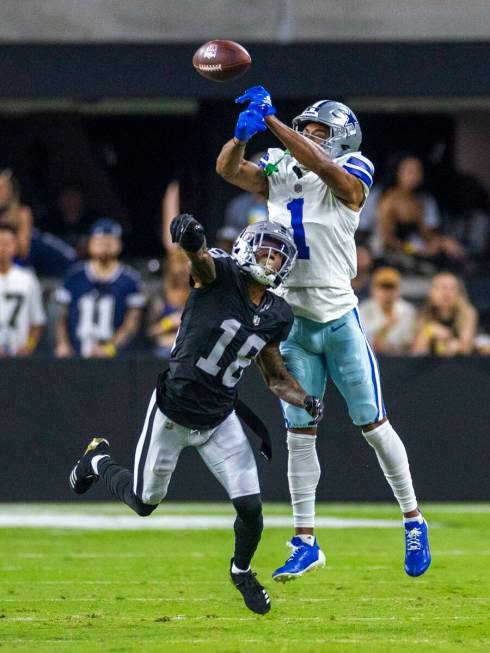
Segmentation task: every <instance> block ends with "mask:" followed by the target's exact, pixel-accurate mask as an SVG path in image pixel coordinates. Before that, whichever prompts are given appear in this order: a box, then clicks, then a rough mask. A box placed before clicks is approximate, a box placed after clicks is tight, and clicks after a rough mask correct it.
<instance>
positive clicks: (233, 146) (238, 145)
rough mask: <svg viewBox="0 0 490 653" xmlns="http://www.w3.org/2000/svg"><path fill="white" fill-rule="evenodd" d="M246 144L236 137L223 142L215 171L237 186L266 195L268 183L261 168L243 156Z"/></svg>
mask: <svg viewBox="0 0 490 653" xmlns="http://www.w3.org/2000/svg"><path fill="white" fill-rule="evenodd" d="M246 144H247V143H246V141H239V140H238V139H237V138H232V139H231V140H230V141H228V142H227V143H225V144H224V145H223V147H222V148H221V152H220V153H219V155H218V159H217V161H216V172H217V173H218V174H219V175H220V176H221V177H223V179H225V180H226V181H228V182H230V184H233V185H234V186H238V188H242V189H243V190H246V191H248V192H249V193H258V194H260V195H263V196H264V197H267V196H268V194H269V184H268V183H267V179H266V177H264V174H263V172H262V170H261V169H260V168H259V166H258V165H257V164H255V163H252V162H251V161H247V160H246V159H245V158H244V154H245V146H246Z"/></svg>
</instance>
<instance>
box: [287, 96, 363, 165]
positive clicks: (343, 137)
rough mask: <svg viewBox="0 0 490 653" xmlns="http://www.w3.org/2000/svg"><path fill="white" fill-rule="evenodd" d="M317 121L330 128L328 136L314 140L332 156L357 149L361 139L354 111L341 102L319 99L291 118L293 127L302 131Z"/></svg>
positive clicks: (335, 156)
mask: <svg viewBox="0 0 490 653" xmlns="http://www.w3.org/2000/svg"><path fill="white" fill-rule="evenodd" d="M312 122H314V123H318V124H321V125H325V126H326V127H328V128H329V129H330V136H329V137H328V138H327V139H325V140H322V139H318V140H314V142H315V143H317V144H318V145H320V147H322V148H323V149H324V150H325V151H326V152H327V153H328V155H329V156H330V157H331V158H332V159H335V158H337V157H339V156H342V155H343V154H347V153H348V152H355V151H356V150H358V149H359V147H360V145H361V141H362V132H361V128H360V125H359V122H358V120H357V118H356V116H355V115H354V113H353V112H352V111H351V110H350V109H349V107H347V106H346V105H345V104H342V103H341V102H336V101H334V100H320V101H319V102H315V104H312V105H310V106H308V107H306V109H305V110H304V111H303V112H302V113H301V114H300V115H299V116H296V118H294V120H293V128H294V130H295V131H297V132H299V133H303V130H304V128H305V126H306V125H307V124H308V123H312Z"/></svg>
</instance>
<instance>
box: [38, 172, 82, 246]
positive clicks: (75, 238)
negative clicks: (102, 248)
mask: <svg viewBox="0 0 490 653" xmlns="http://www.w3.org/2000/svg"><path fill="white" fill-rule="evenodd" d="M92 221H93V216H91V215H90V214H89V213H88V212H87V207H86V200H85V194H84V192H83V189H82V186H81V185H80V184H79V183H77V182H74V181H73V182H67V183H65V184H64V185H63V186H62V187H61V189H60V191H59V193H58V197H57V198H56V208H55V209H54V211H52V212H51V213H50V216H49V220H48V222H47V224H46V229H47V230H48V231H49V232H50V233H52V234H54V235H56V236H59V238H61V239H62V240H64V241H65V243H67V244H68V245H70V246H71V247H73V249H75V250H76V251H77V253H78V255H79V256H80V257H83V256H84V255H85V254H86V240H85V235H86V233H87V231H88V228H89V226H90V224H91V222H92Z"/></svg>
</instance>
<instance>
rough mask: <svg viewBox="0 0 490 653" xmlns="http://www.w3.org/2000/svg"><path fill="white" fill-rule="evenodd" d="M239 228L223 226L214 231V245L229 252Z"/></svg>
mask: <svg viewBox="0 0 490 653" xmlns="http://www.w3.org/2000/svg"><path fill="white" fill-rule="evenodd" d="M239 233H240V230H239V229H237V228H236V227H230V226H226V225H225V226H223V227H221V228H220V229H218V231H217V232H216V247H217V248H218V249H222V250H224V251H225V252H227V253H228V254H231V250H232V249H233V243H234V242H235V240H236V239H237V237H238V234H239Z"/></svg>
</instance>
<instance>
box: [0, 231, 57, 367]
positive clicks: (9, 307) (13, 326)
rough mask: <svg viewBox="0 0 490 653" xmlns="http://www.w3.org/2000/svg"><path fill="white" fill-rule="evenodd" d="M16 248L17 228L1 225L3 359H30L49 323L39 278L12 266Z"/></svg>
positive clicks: (0, 345) (0, 349)
mask: <svg viewBox="0 0 490 653" xmlns="http://www.w3.org/2000/svg"><path fill="white" fill-rule="evenodd" d="M17 246H18V244H17V237H16V233H15V229H14V227H13V226H12V225H10V224H0V358H4V357H6V356H21V357H25V356H30V355H31V354H32V352H33V351H34V350H35V349H36V347H37V344H38V342H39V339H40V337H41V334H42V331H43V326H44V324H45V322H46V316H45V313H44V308H43V304H42V298H41V289H40V287H39V282H38V280H37V278H36V277H35V275H34V274H33V273H32V272H30V271H28V270H23V269H22V268H20V267H19V266H18V265H15V264H14V262H13V261H14V256H15V252H16V250H17Z"/></svg>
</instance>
